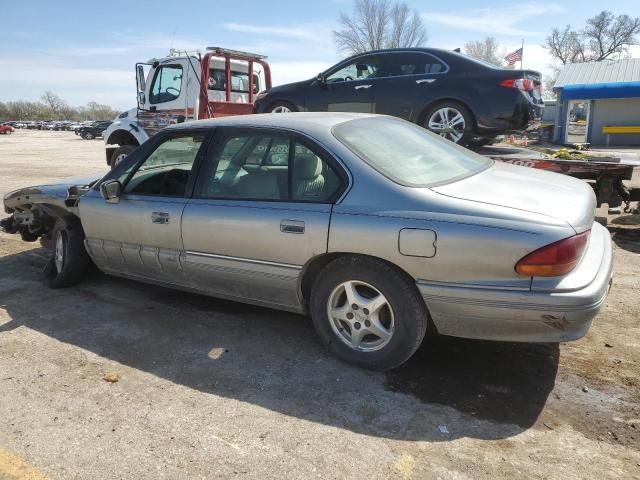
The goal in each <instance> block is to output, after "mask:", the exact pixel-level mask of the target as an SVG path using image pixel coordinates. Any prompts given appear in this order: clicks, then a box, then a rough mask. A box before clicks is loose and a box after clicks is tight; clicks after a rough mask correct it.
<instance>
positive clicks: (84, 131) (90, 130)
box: [77, 120, 113, 140]
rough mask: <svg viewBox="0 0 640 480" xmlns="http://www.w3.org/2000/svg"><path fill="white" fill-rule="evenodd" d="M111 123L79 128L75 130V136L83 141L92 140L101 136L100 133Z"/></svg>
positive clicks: (98, 123)
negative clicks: (78, 136)
mask: <svg viewBox="0 0 640 480" xmlns="http://www.w3.org/2000/svg"><path fill="white" fill-rule="evenodd" d="M112 123H113V122H112V121H111V120H105V121H98V122H93V123H92V124H90V125H87V126H85V127H80V128H79V129H78V130H77V134H78V135H80V136H81V137H82V138H84V139H85V140H92V139H94V138H98V137H101V136H102V133H103V132H104V131H105V130H106V129H107V128H109V125H111V124H112Z"/></svg>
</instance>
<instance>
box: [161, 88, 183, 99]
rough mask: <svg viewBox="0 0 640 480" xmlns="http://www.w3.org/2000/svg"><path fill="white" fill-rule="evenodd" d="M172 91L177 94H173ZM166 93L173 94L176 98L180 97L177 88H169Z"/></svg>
mask: <svg viewBox="0 0 640 480" xmlns="http://www.w3.org/2000/svg"><path fill="white" fill-rule="evenodd" d="M171 90H173V91H174V92H176V93H172V92H171ZM165 92H167V93H171V94H172V95H175V96H176V97H178V96H180V90H178V89H177V88H175V87H167V88H166V89H165Z"/></svg>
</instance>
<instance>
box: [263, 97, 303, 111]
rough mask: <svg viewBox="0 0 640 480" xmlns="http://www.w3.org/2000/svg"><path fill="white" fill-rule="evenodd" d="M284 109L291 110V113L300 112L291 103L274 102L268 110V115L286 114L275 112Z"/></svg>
mask: <svg viewBox="0 0 640 480" xmlns="http://www.w3.org/2000/svg"><path fill="white" fill-rule="evenodd" d="M282 108H286V109H287V110H289V112H297V111H298V109H297V108H296V107H294V106H293V104H291V103H289V102H285V101H284V100H278V101H277V102H274V103H272V104H271V105H269V108H268V109H267V113H285V112H278V111H275V110H277V109H282Z"/></svg>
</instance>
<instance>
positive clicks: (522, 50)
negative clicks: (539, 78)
mask: <svg viewBox="0 0 640 480" xmlns="http://www.w3.org/2000/svg"><path fill="white" fill-rule="evenodd" d="M523 59H524V38H523V39H522V46H521V47H520V70H523V67H522V60H523Z"/></svg>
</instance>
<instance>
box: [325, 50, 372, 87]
mask: <svg viewBox="0 0 640 480" xmlns="http://www.w3.org/2000/svg"><path fill="white" fill-rule="evenodd" d="M381 76H383V57H382V56H380V55H374V56H368V57H360V58H358V59H357V60H354V61H353V62H351V63H349V64H348V65H345V66H343V67H341V68H340V69H338V70H336V71H335V72H333V73H331V74H329V75H328V76H327V82H328V83H336V82H350V81H353V80H366V79H367V78H375V77H381Z"/></svg>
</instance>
